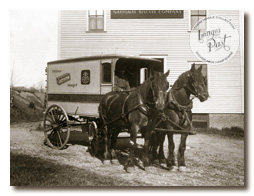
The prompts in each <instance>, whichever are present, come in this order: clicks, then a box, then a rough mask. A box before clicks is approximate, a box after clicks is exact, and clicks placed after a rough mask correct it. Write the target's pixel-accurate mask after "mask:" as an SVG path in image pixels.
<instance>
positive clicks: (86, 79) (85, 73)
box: [81, 70, 90, 84]
mask: <svg viewBox="0 0 254 196" xmlns="http://www.w3.org/2000/svg"><path fill="white" fill-rule="evenodd" d="M81 84H90V70H82V71H81Z"/></svg>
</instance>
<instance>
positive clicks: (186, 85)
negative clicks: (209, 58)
mask: <svg viewBox="0 0 254 196" xmlns="http://www.w3.org/2000/svg"><path fill="white" fill-rule="evenodd" d="M201 69H202V66H200V67H199V68H198V69H196V68H195V64H192V67H191V69H190V70H189V71H187V72H185V73H183V74H181V75H180V76H179V78H178V79H177V80H176V82H175V83H174V85H173V87H172V88H171V89H170V91H169V92H168V93H167V99H166V102H167V104H166V107H165V109H164V114H165V117H166V119H165V121H163V122H162V123H161V124H160V127H161V128H164V129H171V130H180V129H181V128H182V129H187V130H189V131H190V132H193V131H194V130H193V127H192V112H191V109H192V106H193V105H192V99H191V98H190V95H191V94H192V95H194V96H195V97H197V98H198V99H199V100H200V102H204V101H206V100H207V99H208V97H209V94H208V91H207V86H206V84H205V80H204V77H203V76H202V73H201ZM165 135H167V136H168V157H167V159H165V156H164V151H163V143H164V140H165ZM187 137H188V134H181V141H180V145H179V149H178V154H177V163H178V169H179V170H181V171H183V170H185V168H186V167H185V159H184V152H185V149H186V139H187ZM152 138H153V139H152V140H153V142H152V143H153V144H152V151H153V159H154V161H155V162H156V163H158V162H160V163H165V162H166V163H167V167H168V168H170V169H177V167H176V162H175V154H174V149H175V144H174V140H173V133H165V132H163V133H162V132H157V133H155V134H153V136H152ZM158 147H159V152H157V150H158Z"/></svg>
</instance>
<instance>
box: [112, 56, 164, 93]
mask: <svg viewBox="0 0 254 196" xmlns="http://www.w3.org/2000/svg"><path fill="white" fill-rule="evenodd" d="M159 64H161V63H160V62H154V61H150V60H144V59H135V58H133V59H132V58H123V59H121V58H120V59H118V60H117V61H116V64H115V71H114V74H115V75H116V76H118V73H119V70H121V69H122V68H123V67H125V70H126V71H125V75H126V77H125V78H126V80H128V82H129V85H130V88H134V87H137V86H139V85H140V84H142V83H143V82H144V81H145V80H146V79H147V78H148V77H149V76H150V75H151V73H152V71H153V69H154V68H155V67H158V66H159ZM162 67H163V66H162ZM157 69H158V68H156V71H157Z"/></svg>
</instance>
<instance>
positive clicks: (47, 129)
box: [44, 105, 71, 150]
mask: <svg viewBox="0 0 254 196" xmlns="http://www.w3.org/2000/svg"><path fill="white" fill-rule="evenodd" d="M70 129H71V128H70V125H69V119H68V116H67V114H66V112H65V111H64V109H63V108H62V107H61V106H59V105H51V106H50V107H49V108H48V109H47V111H46V113H45V117H44V135H45V144H46V145H48V146H50V147H51V148H54V149H59V150H60V149H62V148H64V147H65V146H66V144H67V142H68V140H69V137H70Z"/></svg>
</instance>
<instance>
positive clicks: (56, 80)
mask: <svg viewBox="0 0 254 196" xmlns="http://www.w3.org/2000/svg"><path fill="white" fill-rule="evenodd" d="M159 66H161V62H160V61H159V60H156V59H149V58H142V57H134V56H121V55H100V56H88V57H80V58H71V59H65V60H57V61H52V62H49V63H48V64H47V69H46V74H47V95H46V96H47V110H46V112H45V118H44V127H45V141H46V143H47V145H49V146H50V147H52V148H56V149H62V148H63V147H64V146H65V145H66V144H67V142H68V140H69V136H70V131H71V128H72V127H73V126H82V130H86V131H88V132H89V136H90V137H89V139H92V138H93V137H94V133H95V129H96V128H97V126H98V123H99V111H98V106H99V103H100V100H101V99H102V97H103V96H104V95H105V94H106V93H108V92H111V91H115V90H119V88H120V89H121V86H117V85H118V84H117V81H119V78H121V76H118V74H121V70H123V68H124V69H125V71H126V73H125V77H122V79H120V80H126V82H127V84H128V85H129V88H134V87H136V86H138V85H140V84H141V83H142V82H143V81H145V80H146V79H147V78H148V77H149V76H150V75H151V73H152V71H153V70H156V68H158V67H159ZM120 83H123V82H121V81H120ZM120 85H121V84H120ZM123 90H125V89H123ZM127 90H130V89H127Z"/></svg>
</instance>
